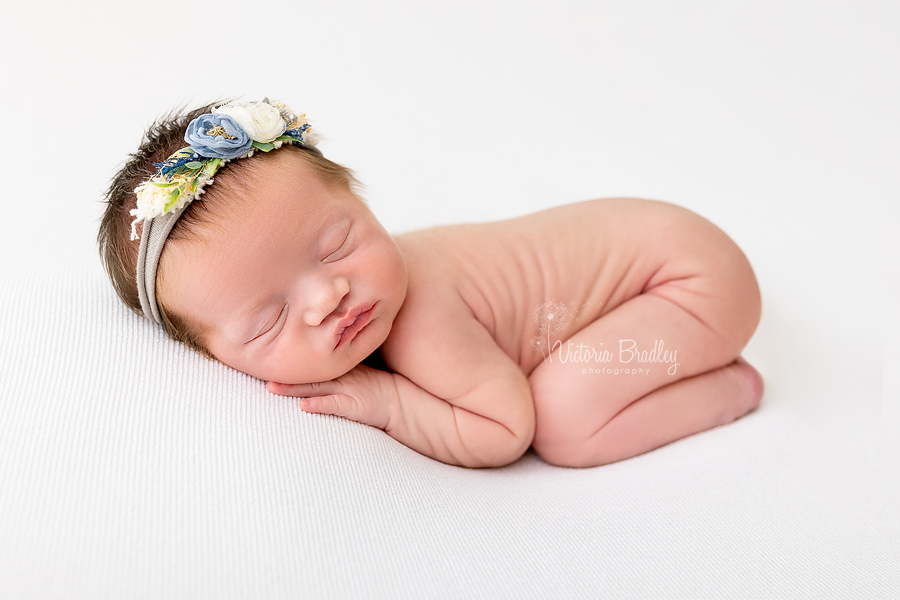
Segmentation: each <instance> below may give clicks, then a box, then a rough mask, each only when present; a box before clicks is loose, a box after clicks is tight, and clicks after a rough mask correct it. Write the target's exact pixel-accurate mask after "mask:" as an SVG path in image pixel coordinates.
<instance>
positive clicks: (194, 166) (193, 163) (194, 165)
mask: <svg viewBox="0 0 900 600" xmlns="http://www.w3.org/2000/svg"><path fill="white" fill-rule="evenodd" d="M184 166H186V167H187V168H188V169H199V168H200V167H201V166H203V163H201V162H197V161H196V160H194V161H191V162H189V163H185V165H184Z"/></svg>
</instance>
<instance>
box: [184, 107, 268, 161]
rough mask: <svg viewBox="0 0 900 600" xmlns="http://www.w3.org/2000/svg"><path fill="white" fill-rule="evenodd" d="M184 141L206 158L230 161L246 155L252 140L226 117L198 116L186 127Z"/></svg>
mask: <svg viewBox="0 0 900 600" xmlns="http://www.w3.org/2000/svg"><path fill="white" fill-rule="evenodd" d="M184 141H185V142H187V143H188V144H190V146H191V148H193V149H194V152H196V153H197V154H199V155H200V156H203V157H206V158H224V159H226V160H231V159H232V158H237V157H239V156H241V155H243V154H246V153H247V152H249V151H250V149H251V148H252V147H253V140H252V139H250V136H249V135H247V134H246V132H244V130H243V129H241V126H240V125H238V124H237V121H235V120H234V119H232V118H231V117H229V116H228V115H213V114H205V115H200V116H199V117H197V118H196V119H194V120H193V121H191V124H190V125H188V128H187V132H185V134H184Z"/></svg>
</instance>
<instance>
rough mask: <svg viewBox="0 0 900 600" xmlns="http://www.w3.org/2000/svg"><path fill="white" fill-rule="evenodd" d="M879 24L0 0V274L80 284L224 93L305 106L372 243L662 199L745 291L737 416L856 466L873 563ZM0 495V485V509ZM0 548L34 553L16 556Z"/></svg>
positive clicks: (898, 461)
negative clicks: (360, 190) (429, 230)
mask: <svg viewBox="0 0 900 600" xmlns="http://www.w3.org/2000/svg"><path fill="white" fill-rule="evenodd" d="M898 30H900V5H898V4H897V3H896V2H887V1H884V2H867V3H854V2H843V3H837V2H743V3H737V2H727V3H726V2H678V3H674V2H565V1H554V2H549V1H537V2H524V1H517V2H512V1H507V2H484V1H478V2H475V1H469V0H462V1H460V0H456V1H454V2H415V1H406V2H404V1H399V0H388V1H384V2H365V1H362V0H357V1H353V2H336V1H332V2H325V1H311V2H289V1H272V2H268V3H262V4H251V3H243V2H236V1H234V0H224V1H220V2H216V3H200V2H187V1H185V2H168V1H156V2H152V3H150V2H147V3H129V2H92V3H87V4H84V3H73V2H28V3H16V4H15V5H14V6H10V4H9V3H8V4H7V5H4V7H3V8H0V76H2V80H0V81H2V86H3V93H2V94H0V122H2V124H3V125H2V127H0V136H2V137H0V139H2V142H3V143H2V144H0V175H2V181H3V183H4V186H3V198H2V200H0V201H2V207H3V212H2V218H0V268H2V269H3V273H4V274H5V278H6V279H7V280H16V281H19V280H17V279H15V277H19V278H21V277H41V276H45V277H56V274H57V273H60V272H75V273H79V274H83V276H84V277H86V278H88V279H90V280H92V281H94V280H96V279H99V278H102V277H104V276H103V275H102V272H101V268H100V262H99V258H98V256H97V251H96V243H95V236H96V228H97V224H98V218H99V216H100V214H101V205H100V203H99V200H100V199H101V196H102V193H103V191H104V189H105V187H106V186H107V184H108V181H109V178H110V177H111V176H112V174H113V173H114V171H115V170H116V168H117V167H118V166H119V165H120V164H121V163H122V162H123V161H124V158H125V156H126V155H127V153H128V152H130V151H132V150H133V149H134V148H135V147H136V145H137V143H138V140H139V139H140V136H141V133H142V131H143V129H144V128H145V127H146V126H147V125H148V124H149V123H150V122H151V121H152V120H153V119H154V118H155V117H156V116H157V115H159V114H161V113H163V112H165V111H167V110H168V109H170V108H172V107H174V106H177V105H182V104H185V103H187V104H190V105H197V104H200V103H203V102H208V101H212V100H215V99H218V98H222V97H228V96H234V95H242V96H244V97H245V98H247V99H259V98H261V97H262V96H269V97H270V98H273V99H281V100H284V101H285V102H287V103H288V104H289V105H290V106H292V107H294V108H295V109H297V110H301V111H305V112H306V113H307V114H308V116H309V118H310V120H311V121H312V123H313V125H314V126H315V127H316V128H317V129H318V130H319V131H320V133H321V134H322V136H323V142H322V143H321V145H320V147H321V148H322V149H323V151H324V152H325V154H326V156H328V157H329V158H332V159H333V160H336V161H337V162H340V163H342V164H345V165H347V166H349V167H350V168H352V169H354V170H355V171H356V173H357V175H358V176H359V178H360V180H361V181H362V182H363V183H364V184H365V186H366V192H365V195H366V196H367V198H368V199H369V201H370V204H371V206H372V208H373V210H374V211H375V213H376V215H378V216H379V217H380V218H381V220H382V222H383V223H384V224H385V226H386V227H387V228H388V230H390V231H393V232H401V231H405V230H409V229H414V228H420V227H425V226H429V225H434V224H443V223H451V222H461V221H482V220H494V219H502V218H508V217H511V216H515V215H519V214H524V213H528V212H533V211H536V210H540V209H543V208H546V207H550V206H556V205H560V204H564V203H568V202H573V201H577V200H582V199H586V198H590V197H599V196H615V195H628V196H641V197H648V198H656V199H661V200H667V201H670V202H675V203H678V204H681V205H684V206H686V207H688V208H690V209H692V210H694V211H696V212H698V213H700V214H701V215H703V216H705V217H707V218H708V219H710V220H711V221H713V222H714V223H716V224H717V225H719V226H720V227H721V228H723V229H724V230H725V231H726V232H727V233H728V234H730V235H731V236H732V237H733V238H734V239H735V240H736V241H737V242H738V244H739V245H740V246H741V247H742V248H743V249H744V251H745V253H746V254H747V255H748V257H749V258H750V261H751V263H752V264H753V266H754V268H755V270H756V272H757V276H758V278H759V281H760V285H761V288H762V294H763V319H762V323H761V325H760V328H759V330H758V332H757V334H756V337H755V338H754V339H753V340H752V341H751V343H750V345H749V346H748V348H747V350H746V352H745V356H746V357H747V358H748V359H749V360H750V362H751V363H753V364H754V365H756V366H757V367H758V368H759V369H760V371H761V372H762V373H763V376H764V378H765V380H766V385H767V389H766V396H765V397H764V398H763V402H762V405H761V406H760V409H759V410H758V411H757V413H755V414H754V415H752V416H751V417H748V419H750V418H756V419H759V420H760V421H758V422H760V423H761V422H763V421H765V422H766V423H768V424H769V426H770V427H774V428H775V430H777V431H780V432H782V433H783V434H784V435H786V436H789V435H790V432H791V431H796V430H797V429H803V430H804V431H808V432H812V433H810V435H812V436H813V437H812V438H811V439H816V440H818V441H819V442H820V443H821V444H822V446H821V447H820V448H819V447H817V449H815V450H814V449H809V450H808V452H809V453H810V455H811V456H813V455H815V454H816V453H821V456H822V457H823V458H822V460H823V461H826V458H825V457H826V456H832V457H836V456H841V457H843V458H844V459H845V460H846V461H847V462H846V463H845V464H848V465H849V464H851V463H853V460H851V459H848V458H847V457H848V456H850V457H856V458H858V459H859V461H864V462H868V464H869V470H867V471H865V472H866V473H871V474H872V475H871V479H866V482H867V485H869V486H871V488H872V490H875V489H876V488H877V491H872V495H871V496H870V497H871V498H875V500H873V502H875V503H876V504H877V506H878V507H880V508H879V509H878V510H877V511H875V512H874V513H871V514H872V515H875V514H877V516H872V518H871V520H870V521H868V523H869V524H870V525H871V526H872V527H877V528H880V529H881V530H886V531H888V532H889V533H888V534H887V535H888V537H887V538H884V539H890V540H892V546H891V547H892V552H893V554H892V556H894V557H896V556H897V555H898V549H897V540H898V536H900V515H898V512H897V509H896V508H893V509H889V508H887V507H889V506H891V505H892V506H894V507H896V506H897V502H900V487H898V484H897V473H898V471H897V467H900V453H898V445H897V444H896V442H895V439H896V437H897V436H896V433H895V432H896V430H897V427H900V383H898V370H897V364H898V362H900V350H898V336H897V332H898V330H900V327H898V319H897V316H896V311H895V304H896V297H897V296H896V293H897V291H898V290H900V285H898V263H897V254H898V252H897V241H896V237H897V234H896V230H897V227H898V224H900V218H898V216H900V215H898V212H900V209H898V199H900V198H898V192H897V175H896V173H897V168H898V164H900V152H898V140H900V117H898V106H900V78H898V73H900V41H898V40H900V38H898V36H897V31H898ZM42 274H43V275H42ZM2 289H3V293H4V294H5V295H6V296H7V299H6V304H5V306H6V311H7V315H6V320H5V321H3V323H6V324H7V327H8V328H9V329H6V330H3V329H0V334H2V335H3V339H4V340H7V341H9V340H12V339H18V338H14V337H13V333H12V331H13V329H12V327H13V325H10V323H14V322H19V321H20V320H24V321H23V322H28V320H29V319H32V320H34V319H37V321H35V322H39V320H40V315H38V314H26V315H21V316H19V315H10V314H8V313H9V310H10V307H11V306H13V305H14V304H13V303H14V301H15V300H14V299H13V298H12V295H14V294H15V293H16V291H15V290H17V289H19V288H14V287H9V286H7V287H5V288H2ZM109 294H112V291H111V290H109ZM50 300H52V298H51V299H50ZM889 301H890V306H889ZM15 306H17V309H18V308H20V307H21V305H15ZM35 310H37V309H35ZM16 331H19V330H18V329H17V330H16ZM23 335H24V334H23ZM4 343H7V342H4ZM0 356H4V357H6V360H7V363H6V364H3V365H2V366H0V368H2V369H3V371H4V372H5V373H6V375H5V376H4V375H0V385H2V386H3V387H2V389H3V394H4V401H5V402H9V403H15V402H16V400H17V398H19V397H20V395H21V394H20V393H21V391H22V389H23V388H22V386H23V385H25V384H23V383H22V381H21V380H20V379H16V378H15V377H14V375H13V374H14V373H15V372H17V371H18V370H20V367H21V365H20V364H18V362H17V358H16V356H17V355H16V352H15V348H9V347H7V348H6V353H5V354H0ZM60 360H65V359H64V358H63V359H60ZM56 367H58V364H56V365H54V363H53V362H52V361H48V363H47V364H46V369H47V371H48V372H49V371H52V370H53V369H54V368H56ZM3 377H5V379H4V378H3ZM5 410H6V411H7V412H6V413H3V412H2V411H0V417H2V416H3V415H4V414H6V415H7V417H9V415H14V413H12V412H10V411H13V410H14V409H12V408H9V407H6V409H5ZM15 410H23V411H24V410H27V409H25V408H22V409H15ZM19 416H21V414H20V415H19ZM9 418H11V417H9ZM332 426H334V427H342V426H343V425H341V424H337V425H335V424H332ZM4 427H7V430H6V434H2V433H0V435H7V436H8V435H10V434H11V432H12V429H9V428H8V425H5V424H4V423H3V421H2V420H0V432H2V431H4ZM38 435H39V434H38ZM779 435H780V434H779ZM8 439H10V438H8ZM48 440H50V438H48ZM42 443H45V442H42ZM46 443H50V444H52V443H53V442H52V440H50V441H46ZM863 446H864V447H863ZM0 448H2V446H0ZM26 449H27V446H26ZM698 451H700V450H698ZM12 452H13V451H12V450H9V451H8V452H7V453H6V454H3V453H0V461H7V466H6V469H7V470H6V471H2V473H5V474H6V475H7V476H8V477H13V474H14V473H18V471H14V470H12V468H11V467H9V461H12V460H13V459H14V457H15V456H18V455H15V454H13V453H12ZM22 452H25V450H22ZM525 460H527V461H533V466H535V468H538V467H539V466H541V464H540V463H539V461H537V459H536V458H534V457H533V456H532V457H530V458H528V457H526V459H525ZM827 460H831V459H827ZM873 461H874V462H873ZM527 464H529V465H531V464H532V463H531V462H529V463H527ZM623 464H626V463H623ZM821 464H822V465H825V464H826V463H825V462H822V463H821ZM873 465H874V466H873ZM40 467H41V465H40V464H38V465H36V468H38V469H40ZM3 468H4V467H3V466H2V463H0V469H3ZM546 468H548V469H550V467H546ZM822 468H823V471H822V473H826V472H827V469H826V467H824V466H823V467H822ZM621 476H622V477H626V478H627V476H628V475H627V471H626V472H624V473H623V474H622V475H621ZM635 476H636V477H637V476H638V475H635ZM16 477H18V476H16ZM21 477H25V476H24V475H21ZM572 477H573V478H580V477H583V476H582V475H572ZM27 481H28V480H27V478H26V479H16V480H15V482H14V483H15V484H16V485H19V486H25V487H24V488H23V487H20V488H19V489H20V495H19V496H16V500H15V502H25V500H23V498H27V497H28V493H30V492H28V491H27V490H29V489H31V488H29V487H28V485H29V484H28V483H27ZM480 481H482V480H481V479H480ZM556 481H557V484H559V479H557V480H556ZM573 481H575V480H573ZM578 481H581V479H578ZM576 484H577V483H573V485H576ZM2 485H3V484H2V483H0V486H2ZM484 485H487V486H490V485H491V483H490V480H489V479H488V480H487V482H486V483H484ZM561 485H565V481H563V483H562V484H561ZM577 485H580V484H577ZM836 485H837V484H836ZM23 489H24V490H26V491H25V492H22V491H21V490H23ZM36 489H37V488H35V490H36ZM834 489H836V488H829V490H830V491H829V492H825V493H826V494H827V493H831V492H833V491H834ZM35 493H37V492H35ZM22 494H24V495H22ZM801 496H802V494H801ZM11 497H12V496H6V497H4V496H3V492H2V491H0V508H3V507H6V508H8V509H10V510H12V508H15V507H16V506H18V504H15V502H13V501H12V500H10V499H9V498H11ZM805 498H806V500H804V499H803V498H800V497H798V500H797V501H798V502H804V501H808V497H805ZM848 498H849V497H848ZM4 502H5V503H4ZM841 502H844V501H843V500H842V501H841ZM846 502H847V503H848V504H852V503H853V502H854V500H852V499H848V500H847V501H846ZM892 503H893V504H892ZM836 506H837V505H836ZM839 506H844V504H840V503H839ZM857 508H858V509H859V510H861V511H865V509H864V508H859V507H857ZM860 514H863V515H865V514H868V513H865V512H862V513H860ZM10 518H12V517H10ZM16 518H18V517H16ZM32 518H34V519H36V520H40V519H41V518H42V517H41V515H40V514H35V515H33V517H32ZM636 518H637V517H636ZM2 531H4V529H3V527H2V523H0V532H2ZM6 531H12V530H11V529H6ZM16 531H18V530H16ZM73 535H74V534H73ZM560 535H561V536H563V537H565V536H566V535H568V534H567V532H565V531H561V532H560ZM3 543H4V542H3V541H0V544H3ZM863 543H864V542H863ZM10 547H13V546H10ZM14 547H15V548H17V549H18V550H17V552H20V557H21V556H24V557H25V558H23V559H22V560H24V561H25V562H26V563H27V564H32V565H33V564H34V563H36V562H37V561H42V560H45V559H46V560H49V561H51V562H52V560H51V559H49V558H47V556H49V555H48V554H47V553H46V552H45V551H46V548H45V547H42V546H40V545H39V544H31V545H29V544H27V543H26V542H25V541H23V540H17V541H15V542H14ZM25 548H31V549H33V556H32V555H31V554H28V552H30V551H31V550H25ZM879 552H882V553H883V552H884V548H883V547H881V549H880V550H879ZM51 554H52V553H51ZM2 556H3V555H2V554H0V557H2ZM881 556H882V557H883V554H882V555H881ZM29 557H32V558H33V561H32V562H28V561H29V560H31V559H30V558H29ZM3 569H4V567H3V565H2V564H0V584H2V583H3V582H4V581H7V582H11V583H10V585H13V589H15V590H16V591H17V592H20V593H21V597H27V596H28V594H27V593H26V592H25V591H23V590H29V589H32V590H33V589H38V588H32V587H30V585H31V584H32V583H33V580H32V579H30V577H31V575H30V573H31V572H29V571H28V570H27V569H26V570H24V571H19V572H17V573H12V572H11V571H10V570H9V569H7V571H5V572H4V570H3ZM4 576H5V577H6V579H4ZM50 581H52V582H53V586H56V587H53V586H51V587H53V589H57V590H59V589H65V587H66V584H67V581H66V580H65V579H62V580H53V578H52V576H50ZM890 581H892V582H893V584H894V585H896V584H897V578H896V576H894V578H893V579H892V580H890ZM879 586H881V587H878V586H876V588H877V590H880V591H882V592H884V591H892V592H896V591H897V588H896V587H895V588H893V589H886V588H884V587H883V580H882V583H881V584H879ZM76 588H77V586H76ZM876 588H873V589H870V590H869V591H870V592H873V590H875V589H876ZM47 589H50V588H47ZM763 589H765V588H763ZM877 590H876V591H877ZM769 591H770V592H771V591H772V590H769ZM845 591H846V590H845ZM45 592H46V589H45ZM47 593H49V592H47ZM84 593H85V594H86V596H85V597H87V595H92V594H99V593H100V592H98V590H97V589H96V588H90V587H86V588H84ZM873 593H874V592H873ZM2 595H3V594H2V590H0V596H2ZM101 595H102V594H101ZM637 595H640V594H639V593H638V594H637ZM663 595H665V593H663ZM837 595H842V592H841V593H837ZM34 597H39V596H34ZM48 597H49V596H48ZM70 597H71V596H70Z"/></svg>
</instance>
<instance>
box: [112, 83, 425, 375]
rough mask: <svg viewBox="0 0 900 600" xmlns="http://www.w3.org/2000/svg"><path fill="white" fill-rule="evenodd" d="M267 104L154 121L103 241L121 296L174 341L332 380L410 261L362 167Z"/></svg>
mask: <svg viewBox="0 0 900 600" xmlns="http://www.w3.org/2000/svg"><path fill="white" fill-rule="evenodd" d="M264 103H265V101H264ZM264 103H253V104H250V105H243V106H236V105H225V106H224V107H220V108H218V109H217V108H216V107H215V105H210V106H205V107H202V108H200V109H197V110H195V111H191V112H189V113H186V114H183V115H177V114H171V115H169V116H167V117H164V118H162V119H160V120H159V121H157V123H156V124H154V125H153V126H152V127H151V128H150V129H149V130H148V132H147V133H146V134H145V137H144V140H143V141H142V143H141V146H140V148H139V149H138V151H137V152H136V153H134V154H132V155H131V157H130V160H129V161H128V162H127V163H126V164H125V166H124V167H123V168H122V170H121V171H120V172H119V173H118V175H117V176H116V177H115V179H114V180H113V182H112V184H111V186H110V189H109V192H108V195H107V202H108V204H107V208H106V212H105V214H104V216H103V220H102V224H101V226H100V234H99V236H98V240H99V243H100V252H101V256H102V257H103V261H104V264H105V267H106V270H107V273H108V274H109V276H110V279H111V280H112V283H113V286H114V287H115V289H116V292H117V293H118V295H119V297H120V298H122V300H123V301H124V302H125V304H127V305H128V306H129V307H130V308H131V309H132V310H134V311H135V312H137V313H138V314H142V315H144V316H147V317H148V318H150V319H152V320H155V321H157V322H158V323H160V324H161V325H162V326H163V327H164V329H165V330H166V332H167V333H168V334H169V335H170V336H171V337H172V338H174V339H176V340H178V341H181V342H183V343H185V344H187V345H188V346H189V347H191V348H193V349H195V350H197V351H199V352H201V353H202V354H204V355H205V356H208V357H211V358H216V359H218V360H220V361H221V362H223V363H224V364H226V365H229V366H231V367H234V368H236V369H238V370H240V371H243V372H245V373H248V374H250V375H253V376H255V377H259V378H260V379H265V380H270V381H278V382H281V383H308V382H315V381H327V380H329V379H333V378H335V377H339V376H340V375H343V374H344V373H346V372H347V371H349V370H350V369H352V368H353V367H354V366H356V365H357V364H359V363H360V362H361V361H362V360H363V359H364V358H366V356H368V355H369V354H371V353H372V352H373V351H375V350H376V349H377V348H378V347H379V346H380V345H381V344H382V342H384V340H385V339H386V338H387V336H388V333H389V332H390V330H391V326H392V324H393V321H394V318H395V317H396V315H397V313H398V312H399V310H400V307H401V306H402V304H403V301H404V299H405V297H406V287H407V276H406V267H405V264H404V262H403V257H402V255H401V253H400V250H399V248H398V247H397V244H396V243H395V242H394V240H393V238H392V237H391V236H390V235H389V234H388V233H387V231H386V230H385V229H384V227H382V225H381V224H380V223H379V222H378V220H377V219H376V218H375V216H374V215H373V214H372V212H371V211H370V210H369V208H368V206H367V205H366V204H365V202H364V201H363V200H362V199H361V198H360V197H359V196H358V195H357V194H356V193H355V180H354V178H353V175H352V173H351V172H350V171H349V170H348V169H346V168H344V167H342V166H340V165H337V164H335V163H333V162H331V161H329V160H328V159H326V158H325V157H323V156H322V154H321V152H319V151H318V150H317V149H316V148H315V146H314V145H313V144H314V143H315V142H314V141H313V139H312V136H311V132H310V131H309V127H308V125H307V124H306V122H305V120H303V119H302V118H298V117H295V116H294V115H293V114H291V113H290V111H289V110H288V109H287V108H286V107H284V106H283V105H276V108H277V109H278V111H280V114H281V118H282V122H283V124H280V123H279V122H278V113H276V112H273V110H272V109H271V105H269V104H268V103H265V104H266V105H265V106H262V105H263V104H264ZM235 108H237V109H247V110H245V111H244V112H241V110H234V109H235ZM263 109H264V110H263ZM214 111H215V113H214ZM248 111H249V112H248ZM245 113H247V114H250V117H251V118H253V117H254V116H256V115H259V114H262V117H263V121H264V122H263V125H264V126H265V127H267V128H268V131H263V132H262V133H260V131H259V128H257V129H254V123H253V122H250V123H247V122H246V120H245V119H246V115H245ZM210 115H212V116H211V117H210ZM232 115H236V118H233V117H232ZM273 115H275V117H274V118H271V117H272V116H273ZM266 117H270V118H271V119H270V121H271V122H270V123H266V122H265V118H266ZM242 119H243V120H245V126H243V127H242V126H241V124H240V123H239V121H241V120H242ZM273 123H274V125H273ZM255 125H259V120H258V119H257V120H256V123H255ZM279 125H280V126H279ZM273 127H274V128H273ZM217 128H218V129H217ZM186 132H187V134H188V135H187V138H185V133H186ZM198 132H199V133H198ZM260 140H263V141H260ZM279 142H280V143H279ZM187 143H190V148H189V149H186V150H185V147H186V146H187ZM273 146H275V147H273ZM181 150H185V151H183V152H178V151H181ZM265 150H269V151H265ZM251 151H253V154H252V155H251V156H247V154H249V153H250V152H251ZM176 153H177V154H176ZM173 155H174V156H173ZM216 158H222V159H223V160H228V161H229V162H228V163H227V165H226V164H225V163H224V162H219V161H217V160H216ZM163 163H165V164H163ZM160 165H162V166H161V167H160ZM212 174H214V175H215V178H214V179H215V181H214V182H213V180H212V179H210V176H211V175H212ZM151 178H152V181H151ZM173 182H174V183H175V185H171V184H172V183H173ZM179 186H183V191H182V192H181V193H180V194H179V193H178V191H177V190H179ZM204 186H206V187H204ZM193 187H196V189H197V190H198V191H200V192H202V196H200V197H196V196H198V194H196V193H194V192H193V191H192V188H193ZM136 188H137V193H136V191H135V190H136ZM138 197H140V202H139V201H138ZM135 217H137V219H135ZM135 221H137V222H136V223H135ZM170 228H171V229H170ZM133 238H139V239H133ZM360 311H365V312H364V314H363V315H362V316H361V317H360V318H359V319H356V317H357V316H358V315H357V313H359V312H360ZM350 323H353V325H352V326H348V325H349V324H350Z"/></svg>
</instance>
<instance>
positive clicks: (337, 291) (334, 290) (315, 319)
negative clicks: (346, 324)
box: [303, 277, 350, 327]
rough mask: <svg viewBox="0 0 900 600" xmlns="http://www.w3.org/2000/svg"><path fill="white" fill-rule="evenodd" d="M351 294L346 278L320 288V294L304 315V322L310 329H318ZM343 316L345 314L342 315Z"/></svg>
mask: <svg viewBox="0 0 900 600" xmlns="http://www.w3.org/2000/svg"><path fill="white" fill-rule="evenodd" d="M349 292H350V282H349V281H347V279H346V278H344V277H338V278H336V279H334V280H333V281H331V282H329V283H328V284H326V285H323V286H322V287H321V288H320V292H319V294H318V295H317V296H316V297H315V298H314V301H313V302H312V303H311V304H310V306H309V308H308V309H307V310H306V312H305V314H304V319H303V320H304V321H305V322H306V324H307V325H309V326H310V327H318V326H319V325H320V324H321V323H322V321H324V320H325V319H326V318H328V315H330V314H331V313H334V312H337V311H338V309H339V308H341V301H342V300H343V299H344V298H345V297H346V296H347V294H348V293H349ZM340 314H343V313H340Z"/></svg>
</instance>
